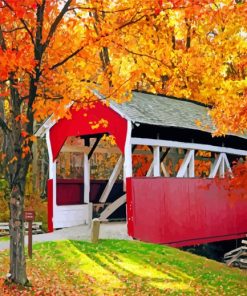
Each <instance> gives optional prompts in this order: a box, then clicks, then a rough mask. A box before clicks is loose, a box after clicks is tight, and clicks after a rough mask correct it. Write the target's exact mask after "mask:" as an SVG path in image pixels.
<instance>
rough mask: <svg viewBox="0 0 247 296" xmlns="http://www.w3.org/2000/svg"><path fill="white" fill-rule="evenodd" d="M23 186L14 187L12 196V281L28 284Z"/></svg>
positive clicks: (10, 223)
mask: <svg viewBox="0 0 247 296" xmlns="http://www.w3.org/2000/svg"><path fill="white" fill-rule="evenodd" d="M21 187H22V188H24V183H23V184H16V185H14V186H13V188H12V190H11V195H10V202H9V207H10V221H9V230H10V279H11V281H13V282H15V283H19V284H21V285H26V284H27V283H28V279H27V274H26V259H25V244H24V235H25V226H24V194H23V190H22V189H21Z"/></svg>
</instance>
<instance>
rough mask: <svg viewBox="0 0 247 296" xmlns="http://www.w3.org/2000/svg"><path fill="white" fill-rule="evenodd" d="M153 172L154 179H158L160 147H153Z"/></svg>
mask: <svg viewBox="0 0 247 296" xmlns="http://www.w3.org/2000/svg"><path fill="white" fill-rule="evenodd" d="M153 151H154V160H153V172H154V177H160V147H159V146H154V147H153Z"/></svg>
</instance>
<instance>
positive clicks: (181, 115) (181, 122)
mask: <svg viewBox="0 0 247 296" xmlns="http://www.w3.org/2000/svg"><path fill="white" fill-rule="evenodd" d="M110 105H111V107H112V108H113V109H114V110H115V111H117V112H118V113H120V114H122V116H124V117H125V118H126V119H128V120H131V121H132V122H137V123H143V124H149V125H158V126H166V127H178V128H187V129H193V130H199V131H204V132H208V133H213V132H214V131H215V130H216V128H215V126H214V124H213V122H212V119H211V118H210V115H209V110H210V109H209V107H207V106H205V105H203V104H199V103H197V102H193V101H189V100H185V99H177V98H170V97H166V96H160V95H154V94H147V93H142V92H133V97H132V100H131V101H129V102H126V103H122V104H117V103H116V102H113V101H112V102H111V104H110ZM229 135H234V136H237V137H241V138H245V139H247V135H243V134H229Z"/></svg>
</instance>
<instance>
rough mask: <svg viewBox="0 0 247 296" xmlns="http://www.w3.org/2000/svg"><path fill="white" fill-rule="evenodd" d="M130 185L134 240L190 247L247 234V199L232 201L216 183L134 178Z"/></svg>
mask: <svg viewBox="0 0 247 296" xmlns="http://www.w3.org/2000/svg"><path fill="white" fill-rule="evenodd" d="M127 184H129V186H128V189H127V202H128V204H127V207H128V208H129V207H130V206H131V207H133V209H132V210H130V209H128V213H129V217H128V218H131V219H133V222H131V223H130V224H129V225H128V227H130V229H131V230H130V232H131V233H132V234H133V235H132V236H133V237H134V238H137V239H140V240H143V241H147V242H153V243H162V244H171V245H174V246H187V245H192V244H200V243H206V242H210V241H220V240H227V239H231V238H232V237H244V236H245V234H246V233H247V215H246V211H247V200H241V199H239V200H235V201H232V200H230V199H229V198H228V192H227V191H226V190H225V189H224V188H223V187H222V186H219V185H217V184H216V182H215V180H212V179H211V180H210V179H191V178H131V179H129V180H128V183H127ZM128 221H129V220H128Z"/></svg>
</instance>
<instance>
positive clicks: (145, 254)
mask: <svg viewBox="0 0 247 296" xmlns="http://www.w3.org/2000/svg"><path fill="white" fill-rule="evenodd" d="M27 269H28V274H29V279H30V281H31V283H32V285H33V286H32V288H28V290H23V291H19V288H18V287H15V286H10V287H6V286H4V284H3V278H4V276H5V274H6V272H7V270H8V253H7V252H0V278H1V279H2V280H1V282H0V295H1V296H2V295H56V296H57V295H58V296H59V295H90V296H92V295H140V296H142V295H150V296H153V295H246V291H247V272H245V271H241V270H238V269H235V268H228V267H226V266H224V265H223V264H220V263H217V262H214V261H211V260H208V259H205V258H203V257H199V256H196V255H193V254H190V253H186V252H182V251H180V250H178V249H175V248H169V247H166V246H160V245H153V244H145V243H140V242H136V241H121V240H102V241H100V242H99V243H98V244H91V243H89V242H80V241H62V242H49V243H42V244H36V245H34V256H33V259H32V260H30V259H28V260H27ZM11 289H12V290H11ZM1 291H4V292H2V293H3V294H1ZM11 293H12V294H11Z"/></svg>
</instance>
